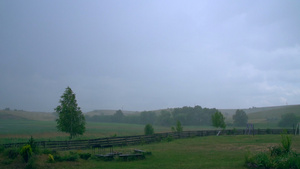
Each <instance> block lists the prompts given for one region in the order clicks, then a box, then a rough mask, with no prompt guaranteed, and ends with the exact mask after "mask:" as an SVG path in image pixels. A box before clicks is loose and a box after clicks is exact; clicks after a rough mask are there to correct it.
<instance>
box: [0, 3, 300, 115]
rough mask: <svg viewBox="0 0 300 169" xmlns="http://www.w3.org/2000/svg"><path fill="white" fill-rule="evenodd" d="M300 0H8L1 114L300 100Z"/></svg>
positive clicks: (0, 16)
mask: <svg viewBox="0 0 300 169" xmlns="http://www.w3.org/2000/svg"><path fill="white" fill-rule="evenodd" d="M299 9H300V1H298V0H288V1H287V0H281V1H277V0H269V1H268V0H266V1H252V0H249V1H223V0H219V1H216V0H208V1H198V0H196V1H174V0H172V1H161V0H157V1H155V0H151V1H150V0H136V1H131V0H129V1H124V0H120V1H114V0H108V1H104V0H101V1H89V0H86V1H60V0H59V1H53V0H51V1H50V0H49V1H40V0H35V1H32V0H26V1H24V0H20V1H17V0H12V1H11V0H1V1H0V58H1V61H0V109H3V108H6V107H10V108H11V109H23V110H29V111H45V112H52V111H54V110H53V109H54V108H55V107H56V106H57V105H58V104H59V103H58V101H59V99H60V96H61V95H62V94H63V92H64V90H65V88H66V87H67V86H70V87H71V88H72V90H73V91H74V92H75V94H76V98H77V102H78V104H79V106H80V107H81V109H82V110H83V111H84V112H87V111H92V110H95V109H121V108H123V109H124V110H137V111H141V110H154V109H161V108H168V107H169V108H173V107H182V106H194V105H200V106H202V107H209V108H248V107H252V106H255V107H262V106H276V105H285V104H299V103H300V10H299Z"/></svg>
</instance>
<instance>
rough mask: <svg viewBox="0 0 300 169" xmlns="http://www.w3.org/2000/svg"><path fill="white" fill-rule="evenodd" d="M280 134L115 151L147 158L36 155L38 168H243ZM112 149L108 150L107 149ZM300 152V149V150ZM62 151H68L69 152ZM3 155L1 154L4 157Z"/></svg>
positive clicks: (297, 142) (17, 162) (3, 162)
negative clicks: (250, 156) (50, 158)
mask: <svg viewBox="0 0 300 169" xmlns="http://www.w3.org/2000/svg"><path fill="white" fill-rule="evenodd" d="M291 137H292V149H294V150H300V137H299V136H291ZM280 139H281V137H280V135H257V136H254V137H253V136H248V135H242V136H208V137H195V138H188V139H178V140H173V141H171V142H167V141H162V142H159V143H152V144H144V145H134V146H128V147H127V146H125V147H115V148H114V151H118V152H123V153H126V152H130V151H133V149H141V150H145V151H150V152H152V155H147V156H146V159H144V160H133V161H119V160H114V161H102V160H100V161H99V160H96V159H95V158H90V159H88V160H83V159H78V160H77V161H75V162H55V163H49V162H47V160H48V155H46V154H42V155H37V156H35V157H34V158H35V159H36V160H35V162H34V166H35V167H36V168H85V169H89V168H107V169H117V168H130V169H140V168H144V169H153V168H164V169H185V168H186V169H188V168H189V169H190V168H191V169H197V168H207V169H210V168H220V169H231V168H236V169H242V168H245V167H244V159H245V155H246V154H247V153H249V152H252V153H255V152H259V151H267V150H268V147H271V146H276V145H278V144H279V143H280ZM107 151H108V150H107ZM75 152H80V153H91V154H92V155H94V151H93V150H92V149H89V150H76V151H75ZM298 152H299V151H298ZM59 153H62V154H63V153H65V154H68V153H69V152H68V151H63V152H59ZM1 156H3V154H0V157H1ZM23 167H25V163H24V162H23V161H22V159H21V157H20V156H18V157H17V158H16V159H14V160H13V161H12V162H11V163H10V164H7V159H5V158H3V157H1V158H0V168H23Z"/></svg>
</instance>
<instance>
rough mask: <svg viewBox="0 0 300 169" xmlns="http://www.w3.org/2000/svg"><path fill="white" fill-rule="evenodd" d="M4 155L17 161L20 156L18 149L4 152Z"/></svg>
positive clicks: (9, 149)
mask: <svg viewBox="0 0 300 169" xmlns="http://www.w3.org/2000/svg"><path fill="white" fill-rule="evenodd" d="M4 154H5V155H6V156H7V157H8V158H10V159H15V158H16V157H17V156H18V155H19V149H17V148H15V147H14V148H8V149H6V150H5V151H4Z"/></svg>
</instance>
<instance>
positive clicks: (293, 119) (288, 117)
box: [278, 113, 299, 127]
mask: <svg viewBox="0 0 300 169" xmlns="http://www.w3.org/2000/svg"><path fill="white" fill-rule="evenodd" d="M298 122H299V121H298V118H297V116H296V115H295V114H294V113H287V114H283V115H282V116H281V120H280V121H279V123H278V126H280V127H292V126H293V125H296V124H297V123H298Z"/></svg>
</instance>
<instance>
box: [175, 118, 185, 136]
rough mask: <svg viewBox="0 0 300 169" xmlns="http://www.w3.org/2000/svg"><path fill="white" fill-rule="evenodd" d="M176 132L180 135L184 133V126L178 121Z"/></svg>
mask: <svg viewBox="0 0 300 169" xmlns="http://www.w3.org/2000/svg"><path fill="white" fill-rule="evenodd" d="M176 131H177V132H178V133H180V132H182V131H183V127H182V125H181V123H180V121H179V120H177V122H176Z"/></svg>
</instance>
